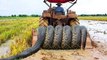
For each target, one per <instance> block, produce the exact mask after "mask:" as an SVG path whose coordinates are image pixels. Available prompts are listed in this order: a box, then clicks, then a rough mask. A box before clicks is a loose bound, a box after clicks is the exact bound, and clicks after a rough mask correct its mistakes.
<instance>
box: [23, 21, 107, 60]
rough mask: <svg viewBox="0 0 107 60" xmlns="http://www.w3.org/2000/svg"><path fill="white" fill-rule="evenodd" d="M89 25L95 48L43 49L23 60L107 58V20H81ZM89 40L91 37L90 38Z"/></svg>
mask: <svg viewBox="0 0 107 60" xmlns="http://www.w3.org/2000/svg"><path fill="white" fill-rule="evenodd" d="M80 24H81V25H84V26H86V27H87V29H88V32H89V34H90V37H91V39H92V41H93V43H94V45H93V46H94V48H93V47H91V48H86V49H85V50H81V49H80V50H43V49H41V50H40V51H39V52H37V53H35V54H33V55H32V56H29V57H27V58H25V59H22V60H107V44H106V43H107V28H106V27H105V26H107V22H106V21H83V20H81V21H80ZM88 40H89V38H88Z"/></svg>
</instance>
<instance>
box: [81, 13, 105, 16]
mask: <svg viewBox="0 0 107 60" xmlns="http://www.w3.org/2000/svg"><path fill="white" fill-rule="evenodd" d="M79 16H107V14H106V13H105V14H81V15H79Z"/></svg>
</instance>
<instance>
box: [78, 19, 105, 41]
mask: <svg viewBox="0 0 107 60" xmlns="http://www.w3.org/2000/svg"><path fill="white" fill-rule="evenodd" d="M80 25H84V26H86V27H87V29H88V32H89V34H90V36H91V39H92V40H94V41H100V42H107V21H92V20H81V21H80Z"/></svg>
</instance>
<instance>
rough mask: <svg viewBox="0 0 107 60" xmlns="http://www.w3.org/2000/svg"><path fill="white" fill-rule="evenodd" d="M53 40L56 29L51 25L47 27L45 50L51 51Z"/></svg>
mask: <svg viewBox="0 0 107 60" xmlns="http://www.w3.org/2000/svg"><path fill="white" fill-rule="evenodd" d="M53 39H54V27H53V26H51V25H50V26H48V27H47V31H46V37H45V41H44V45H43V48H44V49H51V48H52V43H53Z"/></svg>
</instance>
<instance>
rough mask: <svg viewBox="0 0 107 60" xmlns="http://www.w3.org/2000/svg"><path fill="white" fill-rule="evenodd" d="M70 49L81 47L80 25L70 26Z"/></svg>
mask: <svg viewBox="0 0 107 60" xmlns="http://www.w3.org/2000/svg"><path fill="white" fill-rule="evenodd" d="M71 47H72V49H80V48H81V32H80V26H79V25H75V26H72V46H71Z"/></svg>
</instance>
